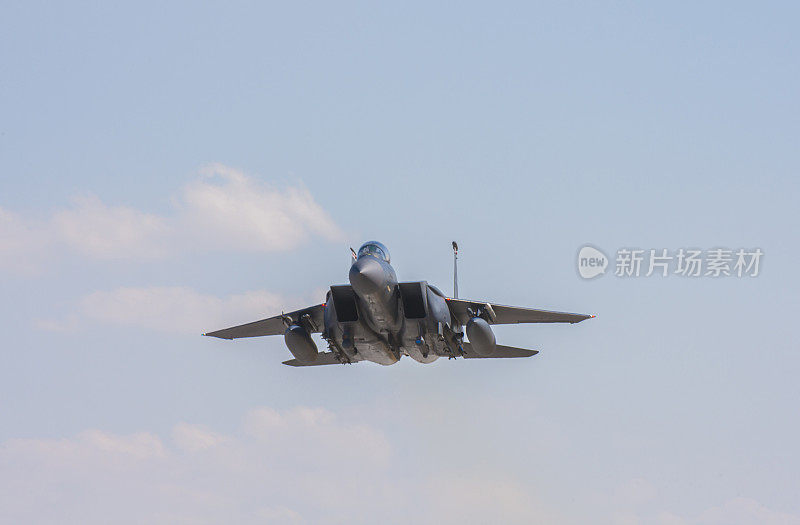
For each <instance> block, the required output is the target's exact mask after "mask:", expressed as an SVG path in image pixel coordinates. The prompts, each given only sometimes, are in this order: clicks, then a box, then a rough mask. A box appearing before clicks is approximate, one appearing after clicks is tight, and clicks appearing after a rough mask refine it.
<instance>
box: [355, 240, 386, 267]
mask: <svg viewBox="0 0 800 525" xmlns="http://www.w3.org/2000/svg"><path fill="white" fill-rule="evenodd" d="M364 255H372V256H373V257H377V258H378V259H383V260H384V261H386V262H387V263H388V262H390V260H389V259H390V258H389V250H387V249H386V246H384V245H383V244H382V243H379V242H378V241H368V242H365V243H364V244H362V245H361V248H359V249H358V258H359V259H360V258H361V257H362V256H364Z"/></svg>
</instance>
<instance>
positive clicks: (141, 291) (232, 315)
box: [37, 286, 324, 335]
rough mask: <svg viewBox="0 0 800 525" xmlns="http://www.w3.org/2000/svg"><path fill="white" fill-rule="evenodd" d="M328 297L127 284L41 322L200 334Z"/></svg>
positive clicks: (63, 327)
mask: <svg viewBox="0 0 800 525" xmlns="http://www.w3.org/2000/svg"><path fill="white" fill-rule="evenodd" d="M323 299H324V293H323V292H322V291H320V292H319V293H318V294H316V295H315V296H314V297H309V298H298V297H294V298H289V297H284V296H281V295H279V294H275V293H271V292H267V291H264V290H254V291H248V292H244V293H241V294H233V295H229V296H227V297H217V296H214V295H209V294H203V293H200V292H198V291H196V290H193V289H191V288H187V287H182V286H149V287H141V288H136V287H122V288H116V289H114V290H108V291H98V292H93V293H90V294H89V295H86V296H84V297H83V298H82V299H80V300H79V301H78V303H77V307H76V308H75V309H74V311H73V312H72V313H71V314H69V315H67V316H66V317H64V318H61V319H46V320H40V321H37V326H38V327H39V328H41V329H44V330H52V331H73V330H75V329H78V328H80V327H81V326H82V325H83V324H85V323H86V322H89V321H92V322H99V323H103V324H113V325H117V326H129V327H135V328H141V329H144V330H154V331H158V332H167V333H176V334H188V335H197V334H200V333H203V332H206V331H209V330H212V329H215V328H224V327H226V326H229V325H233V324H241V323H243V322H248V321H255V320H258V319H262V318H264V317H269V316H272V315H276V314H277V313H280V312H281V311H282V310H285V311H289V310H292V309H295V308H300V307H302V306H308V305H309V304H314V303H315V302H322V300H323Z"/></svg>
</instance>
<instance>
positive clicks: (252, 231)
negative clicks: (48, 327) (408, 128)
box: [0, 164, 343, 271]
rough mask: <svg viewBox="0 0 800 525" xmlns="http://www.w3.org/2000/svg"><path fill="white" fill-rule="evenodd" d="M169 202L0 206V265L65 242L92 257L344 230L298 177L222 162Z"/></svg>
mask: <svg viewBox="0 0 800 525" xmlns="http://www.w3.org/2000/svg"><path fill="white" fill-rule="evenodd" d="M172 202H173V208H174V210H173V212H172V213H170V214H165V215H158V214H154V213H149V212H146V211H142V210H138V209H136V208H133V207H129V206H112V205H109V204H106V203H104V202H103V201H102V200H101V199H100V198H99V197H97V196H96V195H92V194H89V195H86V196H82V197H79V198H76V199H74V200H73V202H72V205H71V206H70V207H68V208H66V209H62V210H57V211H55V212H54V213H53V214H52V216H51V218H50V219H49V220H47V221H42V222H36V221H34V220H31V219H26V218H24V217H22V216H20V215H17V214H14V213H12V212H10V211H8V210H4V209H2V208H0V257H2V259H0V268H5V269H11V270H15V271H20V270H26V269H29V268H31V267H35V265H36V264H37V263H42V262H44V261H45V259H46V258H47V257H48V256H50V257H52V256H53V255H54V254H55V253H57V252H58V251H59V250H61V249H63V248H64V247H66V248H68V249H70V250H72V251H73V252H76V253H79V254H81V255H83V256H86V257H90V258H94V259H114V260H139V259H157V258H163V257H168V256H170V255H174V254H178V253H186V252H190V253H197V252H209V251H215V250H238V251H249V252H270V251H283V250H290V249H293V248H295V247H297V246H298V245H301V244H303V243H304V242H307V241H308V240H309V239H311V238H313V237H317V238H322V239H326V240H331V241H334V240H339V239H342V238H343V234H342V231H341V230H340V229H339V227H338V226H337V225H336V224H335V223H334V221H333V219H332V218H331V217H330V215H328V213H327V212H326V211H325V210H324V209H323V208H322V207H321V206H320V205H319V204H318V203H317V202H316V201H315V200H314V197H313V196H312V195H311V192H309V190H308V189H307V188H306V187H305V186H303V185H302V183H297V184H295V185H287V186H283V187H277V186H273V185H270V184H266V183H264V182H260V181H258V180H256V179H254V178H252V177H249V176H247V175H245V174H244V173H243V172H241V171H238V170H236V169H233V168H230V167H227V166H223V165H221V164H213V165H210V166H207V167H206V168H204V169H202V170H201V173H200V175H199V177H198V179H197V180H195V181H193V182H191V183H189V184H188V185H186V186H185V187H184V188H183V189H182V191H181V192H180V193H179V194H178V195H176V196H175V197H174V198H173V199H172Z"/></svg>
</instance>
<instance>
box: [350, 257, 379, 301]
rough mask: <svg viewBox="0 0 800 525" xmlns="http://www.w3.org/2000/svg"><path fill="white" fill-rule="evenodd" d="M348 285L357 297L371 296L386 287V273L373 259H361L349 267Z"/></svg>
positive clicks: (376, 260)
mask: <svg viewBox="0 0 800 525" xmlns="http://www.w3.org/2000/svg"><path fill="white" fill-rule="evenodd" d="M350 285H351V286H352V287H353V290H355V292H356V293H357V294H359V295H369V294H373V293H375V292H377V291H379V290H381V289H382V288H384V287H385V286H386V273H385V272H384V271H383V266H381V263H380V262H379V261H378V259H376V258H375V257H370V256H366V257H361V258H360V259H358V260H357V261H356V262H354V263H353V266H351V267H350Z"/></svg>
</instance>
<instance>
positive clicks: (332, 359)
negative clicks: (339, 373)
mask: <svg viewBox="0 0 800 525" xmlns="http://www.w3.org/2000/svg"><path fill="white" fill-rule="evenodd" d="M351 361H352V362H353V363H355V362H358V361H360V359H351ZM283 364H284V365H289V366H322V365H341V364H343V363H342V362H340V361H339V359H337V358H336V354H334V353H333V352H321V353H320V354H319V355H317V359H316V361H314V362H313V363H304V362H302V361H298V360H297V359H289V360H288V361H284V362H283Z"/></svg>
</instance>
